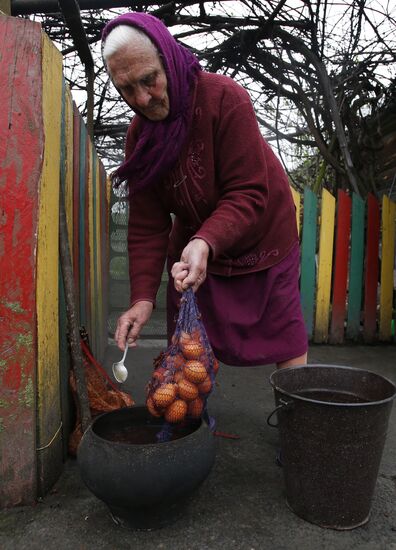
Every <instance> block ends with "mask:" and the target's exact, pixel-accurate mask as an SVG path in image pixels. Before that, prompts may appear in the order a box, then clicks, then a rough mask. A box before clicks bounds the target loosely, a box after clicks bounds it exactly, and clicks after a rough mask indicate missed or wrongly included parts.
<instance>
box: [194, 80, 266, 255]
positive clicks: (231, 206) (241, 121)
mask: <svg viewBox="0 0 396 550" xmlns="http://www.w3.org/2000/svg"><path fill="white" fill-rule="evenodd" d="M235 95H236V97H235ZM231 96H232V97H231V100H229V99H224V100H223V102H222V108H221V110H220V115H219V121H218V128H217V130H216V131H215V139H214V144H215V170H216V184H217V186H218V188H219V191H220V195H219V200H218V202H217V206H216V208H215V210H214V211H213V212H212V214H211V215H210V216H209V217H208V218H207V219H206V220H205V221H204V223H203V224H202V226H201V227H200V229H199V230H198V231H197V232H196V233H195V235H194V237H193V238H196V237H199V238H202V239H203V240H205V241H206V242H207V243H208V244H209V246H210V248H211V255H212V256H211V257H212V259H213V260H215V259H216V258H217V257H218V256H219V255H220V254H226V255H230V256H234V255H235V254H236V255H238V254H239V253H238V251H239V252H240V249H241V242H243V243H244V246H243V248H244V249H247V250H249V249H252V248H254V246H255V245H257V243H258V242H259V240H260V239H261V237H262V232H263V221H264V216H265V210H266V206H267V203H268V194H269V185H268V169H267V160H266V158H265V152H264V151H265V148H264V146H263V137H262V136H261V133H260V130H259V127H258V123H257V120H256V115H255V112H254V109H253V106H252V104H251V101H250V98H249V96H248V94H247V92H245V90H238V91H237V92H236V94H231ZM271 153H272V152H271ZM234 247H235V250H234Z"/></svg>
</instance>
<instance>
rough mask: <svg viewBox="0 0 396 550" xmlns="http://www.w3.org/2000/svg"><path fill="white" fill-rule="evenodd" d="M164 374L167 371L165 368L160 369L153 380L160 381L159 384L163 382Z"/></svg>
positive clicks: (154, 374)
mask: <svg viewBox="0 0 396 550" xmlns="http://www.w3.org/2000/svg"><path fill="white" fill-rule="evenodd" d="M164 373H165V369H164V367H158V368H157V369H156V370H155V371H154V372H153V374H152V378H153V379H154V380H158V382H162V381H163V379H164Z"/></svg>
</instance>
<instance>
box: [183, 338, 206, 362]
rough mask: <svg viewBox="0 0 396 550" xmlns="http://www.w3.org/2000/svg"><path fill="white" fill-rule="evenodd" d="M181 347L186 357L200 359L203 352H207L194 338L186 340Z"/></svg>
mask: <svg viewBox="0 0 396 550" xmlns="http://www.w3.org/2000/svg"><path fill="white" fill-rule="evenodd" d="M180 347H181V350H182V353H183V355H184V357H185V358H186V359H198V358H199V357H200V356H201V355H202V354H203V353H205V349H204V347H203V346H202V344H201V343H200V342H196V341H194V340H191V341H189V342H184V343H182V344H180Z"/></svg>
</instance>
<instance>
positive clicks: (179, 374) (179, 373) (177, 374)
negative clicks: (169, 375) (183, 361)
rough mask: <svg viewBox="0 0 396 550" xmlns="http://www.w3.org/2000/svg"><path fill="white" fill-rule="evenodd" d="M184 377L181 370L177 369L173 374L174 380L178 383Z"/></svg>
mask: <svg viewBox="0 0 396 550" xmlns="http://www.w3.org/2000/svg"><path fill="white" fill-rule="evenodd" d="M183 379H184V375H183V372H182V371H181V370H177V371H176V372H175V374H174V375H173V381H174V382H175V383H176V384H178V383H179V382H180V380H183Z"/></svg>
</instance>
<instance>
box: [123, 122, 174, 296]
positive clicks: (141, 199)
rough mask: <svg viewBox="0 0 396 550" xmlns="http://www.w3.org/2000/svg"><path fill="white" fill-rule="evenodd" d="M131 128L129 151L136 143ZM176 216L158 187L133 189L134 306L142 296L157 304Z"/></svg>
mask: <svg viewBox="0 0 396 550" xmlns="http://www.w3.org/2000/svg"><path fill="white" fill-rule="evenodd" d="M134 141H135V140H134V138H133V131H132V130H131V131H128V134H127V143H126V155H129V154H130V153H131V151H132V149H133V146H134ZM171 227H172V220H171V217H170V214H169V212H167V210H166V209H165V207H164V205H163V203H162V201H161V199H160V197H159V195H158V191H157V189H156V186H154V188H151V189H149V190H145V191H140V192H138V193H136V194H133V193H130V198H129V222H128V255H129V279H130V289H131V301H130V306H132V305H134V304H135V303H136V302H138V301H140V300H147V301H150V302H153V304H155V298H156V295H157V291H158V288H159V285H160V283H161V276H162V272H163V269H164V264H165V258H166V253H167V249H168V240H169V233H170V230H171Z"/></svg>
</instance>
